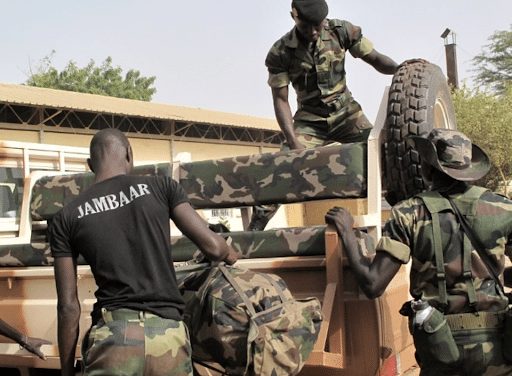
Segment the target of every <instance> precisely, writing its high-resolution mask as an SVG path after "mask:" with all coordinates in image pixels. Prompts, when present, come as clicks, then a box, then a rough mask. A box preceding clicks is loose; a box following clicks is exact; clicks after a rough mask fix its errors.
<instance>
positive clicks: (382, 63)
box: [361, 49, 398, 74]
mask: <svg viewBox="0 0 512 376" xmlns="http://www.w3.org/2000/svg"><path fill="white" fill-rule="evenodd" d="M361 59H363V61H364V62H366V63H368V64H370V65H371V66H372V67H374V68H375V69H376V70H377V71H378V72H380V73H382V74H395V72H396V71H397V70H398V64H397V63H396V62H395V61H394V60H393V59H391V58H390V57H389V56H386V55H383V54H381V53H380V52H378V51H377V50H375V49H373V50H372V52H370V53H369V54H368V55H365V56H363V57H362V58H361Z"/></svg>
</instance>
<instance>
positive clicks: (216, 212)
mask: <svg viewBox="0 0 512 376" xmlns="http://www.w3.org/2000/svg"><path fill="white" fill-rule="evenodd" d="M221 217H224V218H226V217H231V209H212V218H221Z"/></svg>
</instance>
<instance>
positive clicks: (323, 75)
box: [250, 0, 398, 230]
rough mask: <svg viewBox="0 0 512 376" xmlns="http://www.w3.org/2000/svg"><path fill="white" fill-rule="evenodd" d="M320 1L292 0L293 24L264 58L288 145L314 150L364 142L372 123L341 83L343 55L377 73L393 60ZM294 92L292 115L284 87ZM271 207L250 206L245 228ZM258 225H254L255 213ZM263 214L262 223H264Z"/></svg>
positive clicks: (388, 70)
mask: <svg viewBox="0 0 512 376" xmlns="http://www.w3.org/2000/svg"><path fill="white" fill-rule="evenodd" d="M327 13H328V7H327V4H326V2H325V0H293V1H292V12H291V15H292V18H293V20H294V21H295V27H294V28H293V29H292V30H291V31H290V32H288V33H287V34H286V35H284V36H283V37H282V38H281V39H279V40H278V41H277V42H276V43H274V45H273V46H272V48H271V49H270V51H269V52H268V55H267V58H266V60H265V65H266V66H267V68H268V72H269V78H268V84H269V86H270V87H271V89H272V98H273V103H274V110H275V114H276V118H277V122H278V123H279V126H280V127H281V130H282V131H283V133H284V136H285V138H286V144H285V145H283V146H284V147H285V148H289V149H304V148H314V147H317V146H324V145H328V144H330V143H333V142H342V143H347V142H357V141H366V140H367V138H368V136H369V134H370V131H371V128H372V124H371V123H370V121H369V120H368V119H367V118H366V116H365V114H364V113H363V110H362V108H361V106H360V105H359V103H357V102H356V101H355V99H354V98H353V97H352V94H351V93H350V91H349V90H348V88H347V85H346V74H345V55H346V53H347V52H350V53H351V55H352V56H354V57H356V58H361V59H362V60H363V61H364V62H366V63H368V64H370V65H371V66H373V67H374V68H375V69H376V70H377V71H378V72H380V73H383V74H394V73H395V72H396V70H397V69H398V64H397V63H396V62H394V61H393V60H392V59H390V58H389V57H387V56H385V55H383V54H381V53H379V52H377V50H375V49H374V48H373V44H372V43H371V42H370V41H369V40H368V39H367V38H365V37H363V35H362V32H361V28H360V27H358V26H354V25H352V24H351V23H350V22H348V21H341V20H338V19H326V17H327ZM290 83H291V84H292V85H293V88H294V89H295V92H296V94H297V107H298V108H297V112H296V113H295V116H292V112H291V108H290V103H289V102H288V86H289V84H290ZM276 209H277V208H276V207H266V208H265V209H264V208H261V207H256V208H255V210H254V212H255V213H257V214H255V216H254V217H253V219H252V223H251V228H250V229H260V230H261V229H262V227H264V224H263V223H265V224H266V221H267V222H268V218H267V217H271V216H272V215H273V214H274V212H275V211H276ZM257 216H259V217H263V218H261V219H259V222H260V223H261V224H256V221H258V217H257ZM265 218H266V221H265Z"/></svg>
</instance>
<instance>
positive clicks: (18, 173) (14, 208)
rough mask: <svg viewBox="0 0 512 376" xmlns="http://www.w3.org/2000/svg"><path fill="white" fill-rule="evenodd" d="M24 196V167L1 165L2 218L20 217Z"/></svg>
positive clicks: (0, 196)
mask: <svg viewBox="0 0 512 376" xmlns="http://www.w3.org/2000/svg"><path fill="white" fill-rule="evenodd" d="M22 197H23V169H21V168H16V167H15V168H13V167H0V218H19V216H20V209H21V207H20V205H21V200H22Z"/></svg>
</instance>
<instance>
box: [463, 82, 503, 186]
mask: <svg viewBox="0 0 512 376" xmlns="http://www.w3.org/2000/svg"><path fill="white" fill-rule="evenodd" d="M453 105H454V108H455V115H456V118H457V129H458V130H459V131H461V132H463V133H464V134H466V135H467V136H468V137H469V138H470V139H471V140H472V141H473V142H474V143H475V144H477V145H478V146H480V147H481V148H482V149H484V150H485V151H486V152H487V154H488V155H489V157H490V159H491V170H490V171H489V173H488V174H487V175H486V176H485V177H484V178H482V179H481V180H480V181H479V182H478V183H477V184H479V185H482V186H485V187H487V188H489V189H491V190H493V191H496V190H498V191H501V192H504V193H505V194H506V195H508V192H507V185H508V183H509V182H510V181H511V180H512V157H511V155H512V153H511V152H510V150H511V147H512V111H511V110H510V109H511V108H512V82H509V83H508V84H506V85H505V90H504V94H503V95H502V96H496V95H494V94H492V93H489V92H485V91H484V92H481V91H479V90H478V89H472V90H471V89H469V88H467V87H466V86H464V87H462V88H460V89H456V90H455V91H454V92H453Z"/></svg>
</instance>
